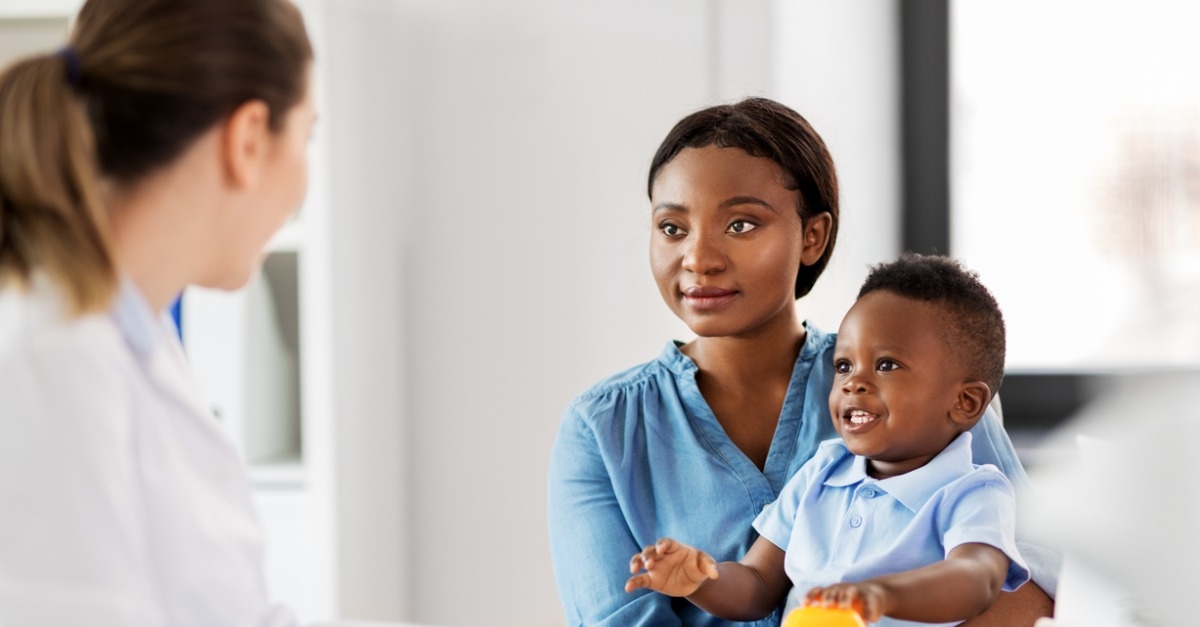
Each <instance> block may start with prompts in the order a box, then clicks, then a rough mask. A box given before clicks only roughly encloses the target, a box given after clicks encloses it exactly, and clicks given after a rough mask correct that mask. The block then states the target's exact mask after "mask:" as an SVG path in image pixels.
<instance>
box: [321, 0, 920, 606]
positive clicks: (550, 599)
mask: <svg viewBox="0 0 1200 627" xmlns="http://www.w3.org/2000/svg"><path fill="white" fill-rule="evenodd" d="M839 4H840V3H839ZM851 4H853V5H854V7H855V8H854V9H850V8H847V9H836V10H832V11H831V10H830V9H828V8H822V4H821V3H818V2H797V3H790V2H784V1H783V0H777V1H776V2H771V1H770V0H755V1H754V2H747V1H741V2H733V1H730V0H709V1H708V2H705V3H701V2H697V1H695V0H656V1H654V2H647V1H645V0H580V1H576V2H569V3H566V2H560V1H557V0H511V1H508V2H504V3H497V2H494V1H490V0H452V1H448V0H342V1H339V2H332V3H329V5H328V15H327V18H328V19H327V21H326V24H327V29H328V31H327V34H328V42H327V44H328V47H327V57H326V58H325V59H324V61H323V63H325V65H326V69H327V71H328V76H329V82H328V85H329V88H328V92H327V96H328V106H327V111H325V112H322V114H321V115H322V116H323V121H322V123H321V130H320V132H322V133H328V134H329V136H328V144H329V148H330V150H329V164H328V167H329V172H330V176H329V190H328V193H329V197H330V214H329V218H330V221H331V224H330V228H331V230H332V232H331V246H332V250H331V259H332V272H333V281H334V283H335V285H334V289H333V293H334V303H333V321H334V324H335V325H336V326H335V329H336V331H335V337H334V340H333V341H334V344H335V351H334V352H335V356H336V357H335V363H334V368H333V370H334V371H335V372H334V376H335V380H336V385H335V386H334V394H335V398H336V405H337V407H336V420H337V421H338V422H339V427H338V429H337V431H338V433H339V442H338V443H337V446H336V451H337V453H336V455H337V457H338V460H337V462H336V463H337V466H338V477H339V479H338V488H337V492H338V496H337V500H338V502H339V503H341V504H342V505H343V506H347V507H348V506H349V504H355V503H357V504H361V503H363V502H374V503H376V504H377V510H376V511H377V513H378V515H376V516H367V517H363V519H362V520H348V521H343V522H342V524H341V528H340V530H339V534H340V542H339V546H340V553H339V555H338V556H337V564H336V568H338V569H339V572H341V573H342V575H343V576H342V577H341V578H340V580H341V581H342V589H341V590H340V604H339V609H340V610H341V612H342V614H344V615H346V616H347V617H354V618H381V619H405V620H413V621H420V622H427V623H435V624H446V625H523V626H528V625H555V624H561V622H562V617H561V612H560V608H559V604H558V600H557V596H556V593H555V590H554V584H553V578H552V573H551V568H550V561H549V559H550V558H549V551H548V547H547V540H546V523H545V518H546V516H545V484H546V477H545V471H546V466H547V462H548V459H549V450H550V446H551V443H552V440H553V437H554V433H555V430H556V428H557V425H558V421H559V418H560V416H561V412H562V410H563V409H564V407H565V406H566V404H567V403H568V402H569V400H570V398H571V397H572V396H573V395H575V394H577V393H578V392H580V391H582V390H583V389H584V388H585V387H587V386H588V385H589V384H591V383H592V382H594V381H596V380H597V379H599V378H601V377H603V376H606V375H608V374H611V373H613V372H615V371H616V370H618V369H622V368H626V367H629V366H631V365H633V364H635V363H638V362H641V361H645V360H647V359H651V358H653V357H654V356H655V355H656V354H657V353H658V352H659V350H660V349H661V347H662V345H663V344H664V343H665V342H666V341H667V340H668V339H670V338H681V339H686V338H688V337H689V335H688V333H687V330H686V328H684V327H682V325H681V324H680V323H679V322H678V321H676V320H675V319H674V318H673V317H672V316H671V314H670V313H669V311H668V310H667V309H666V307H665V306H663V305H662V303H661V301H660V299H659V297H658V294H657V291H656V289H655V287H654V285H653V282H652V280H651V277H650V273H649V271H648V268H647V262H646V246H647V231H648V229H647V228H646V227H647V224H648V223H647V220H646V209H647V201H646V198H645V170H646V167H647V165H648V164H649V160H650V157H651V156H652V153H653V151H654V149H655V148H656V147H657V144H658V142H659V141H660V139H661V138H662V136H663V135H664V134H665V133H666V131H667V130H668V129H669V128H670V126H671V125H672V124H674V123H675V122H676V121H677V120H678V119H679V118H680V117H681V116H682V115H684V114H686V113H689V112H691V111H693V110H695V109H697V108H700V107H702V106H706V105H708V104H711V103H713V102H715V101H716V100H717V99H734V98H740V97H742V96H745V95H751V94H765V95H773V94H774V95H776V96H778V97H780V98H781V99H782V100H784V101H785V102H788V103H789V104H791V105H793V106H794V107H796V108H797V109H798V110H800V111H801V112H803V113H805V114H806V115H809V116H810V119H812V121H813V122H814V124H815V125H816V127H817V129H818V130H819V131H820V132H822V133H823V134H825V136H826V137H827V138H828V139H829V140H830V143H831V145H832V147H833V150H834V153H835V158H837V159H838V162H839V165H840V166H841V171H842V176H843V181H844V183H845V185H846V192H845V193H846V202H845V205H844V210H845V211H846V212H847V214H852V216H853V221H851V220H850V219H848V220H847V223H848V224H847V227H848V228H846V229H845V230H844V231H843V240H842V242H841V243H840V244H839V248H838V254H837V255H835V262H834V266H833V268H831V272H832V273H835V274H836V273H837V272H841V273H842V274H841V275H840V276H851V275H855V272H856V270H858V269H860V268H859V266H865V264H864V263H862V260H863V259H866V258H871V259H875V258H876V257H878V258H886V257H888V256H891V255H894V253H895V249H896V246H895V244H894V242H893V241H892V240H893V239H894V235H893V231H894V225H895V219H894V216H893V215H892V214H893V213H894V209H895V206H896V202H897V201H896V200H895V195H896V184H895V173H894V170H895V167H894V163H892V164H891V165H890V166H888V165H887V163H888V162H889V160H891V159H894V156H895V152H896V151H895V146H894V133H893V132H891V131H893V130H894V128H892V127H893V126H894V119H892V116H891V113H890V111H891V110H890V107H891V105H892V104H893V102H894V100H895V99H894V97H892V95H891V94H890V93H889V90H890V89H892V88H894V79H890V78H888V77H887V76H883V77H882V78H881V74H882V69H881V68H883V67H890V66H889V65H888V64H890V63H892V61H891V40H890V39H889V38H888V37H887V36H886V33H882V31H885V30H886V28H885V26H886V25H887V24H888V23H889V22H888V21H887V20H891V19H892V15H893V13H894V11H892V10H891V8H890V7H892V4H891V3H889V4H887V5H885V6H886V7H888V9H887V10H886V11H883V12H882V13H880V14H879V15H874V14H873V13H872V12H871V11H870V10H869V8H868V5H867V4H866V3H864V2H855V3H851ZM870 6H875V5H870ZM818 12H819V13H822V19H826V18H828V23H825V24H821V25H820V26H814V27H813V28H809V27H808V26H807V23H806V22H805V16H806V15H809V14H813V13H818ZM863 16H865V17H863ZM781 18H786V19H787V20H789V22H790V23H791V25H785V24H784V23H783V21H782V19H781ZM858 19H865V20H867V21H868V26H869V27H868V28H863V25H862V24H860V23H856V22H855V21H854V20H858ZM792 21H794V22H792ZM772 22H774V24H775V25H776V26H775V28H774V30H772V29H771V28H770V24H771V23H772ZM797 27H799V28H801V29H802V30H804V31H805V33H804V36H805V37H806V38H809V39H810V41H809V42H808V43H809V44H811V45H813V46H817V47H809V48H805V47H803V46H802V45H800V43H798V42H795V41H791V40H792V39H793V38H794V37H795V36H796V33H795V32H794V31H793V28H797ZM808 31H814V32H816V33H817V35H814V34H813V32H808ZM881 33H882V34H881ZM817 41H825V42H826V43H827V44H829V45H830V46H832V45H833V44H834V43H836V50H837V52H838V54H839V55H842V56H840V57H835V58H833V59H832V60H831V56H830V48H829V47H828V46H819V45H817ZM774 55H779V56H778V57H775V56H774ZM843 57H844V58H843ZM843 61H844V63H845V65H840V66H839V67H841V68H842V69H841V70H833V69H829V70H825V69H824V68H826V67H827V66H828V65H830V64H833V63H837V64H841V63H842V62H843ZM799 75H804V76H811V78H810V81H811V83H810V84H809V86H808V87H804V88H796V87H793V86H792V81H793V79H794V77H795V76H799ZM835 79H836V82H837V83H838V84H837V85H831V84H829V83H831V82H834V81H835ZM881 81H882V83H881ZM889 81H890V82H889ZM772 82H775V83H776V84H775V85H774V86H772V85H771V83H772ZM860 97H865V98H866V100H867V101H866V102H862V103H859V102H857V99H858V98H860ZM851 100H855V101H854V102H851ZM877 231H878V233H877ZM855 238H856V239H857V242H856V243H855V244H851V245H847V241H848V240H851V239H855ZM847 251H850V253H849V254H847ZM843 258H848V259H847V260H845V261H842V259H843ZM839 265H841V266H843V267H844V269H843V270H838V268H839ZM859 280H861V273H858V275H857V276H856V277H855V278H854V279H853V281H852V282H853V283H854V284H853V285H852V286H850V287H852V288H853V289H854V290H856V289H857V282H858V281H859ZM832 282H833V281H830V280H829V278H826V279H824V280H823V282H822V284H821V285H822V287H820V288H818V289H819V290H821V289H824V290H825V294H827V295H835V296H839V295H841V294H843V293H844V292H845V291H846V289H848V288H846V286H843V285H841V283H840V282H839V284H838V285H836V286H829V284H830V283H832ZM826 287H827V289H826ZM844 288H845V289H844ZM821 298H825V296H822V295H820V293H818V295H816V296H814V297H810V298H809V299H806V301H805V307H806V308H807V307H809V304H808V303H809V301H814V300H817V299H821ZM831 302H832V299H831ZM847 304H848V303H847ZM813 309H814V310H819V311H822V313H823V315H825V316H826V318H827V319H828V320H829V322H827V321H826V320H820V321H819V322H820V324H821V325H822V326H825V327H829V328H832V327H836V320H837V318H840V310H844V306H843V304H842V303H841V302H840V301H839V302H836V303H835V304H833V305H830V306H827V307H825V309H821V308H819V307H816V306H814V307H813ZM830 312H836V315H835V314H834V313H830ZM396 477H399V478H400V480H399V481H395V478H396ZM374 479H379V480H380V481H375V480H374ZM347 581H350V582H353V583H352V584H350V585H347V583H346V582H347Z"/></svg>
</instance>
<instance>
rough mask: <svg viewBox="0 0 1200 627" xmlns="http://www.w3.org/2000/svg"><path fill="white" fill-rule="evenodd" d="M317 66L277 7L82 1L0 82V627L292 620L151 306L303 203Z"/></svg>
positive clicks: (240, 278) (174, 346)
mask: <svg viewBox="0 0 1200 627" xmlns="http://www.w3.org/2000/svg"><path fill="white" fill-rule="evenodd" d="M311 61H312V49H311V47H310V44H309V40H308V36H307V34H306V33H305V28H304V24H303V21H302V19H301V16H300V14H299V12H298V11H297V9H296V8H295V7H294V6H293V5H291V4H290V3H288V2H287V1H286V0H195V1H184V0H90V1H89V2H87V4H85V5H84V6H83V7H82V9H81V11H80V13H79V15H78V17H77V20H76V22H75V24H74V28H73V32H72V34H71V36H70V41H69V43H68V44H67V46H66V47H65V48H63V49H62V50H60V51H59V52H57V53H55V54H45V55H41V56H35V57H32V58H28V59H25V60H23V61H20V62H18V63H16V64H14V65H13V66H11V67H9V68H8V69H7V70H6V71H5V73H4V74H3V76H2V77H0V399H3V402H2V403H0V434H3V435H2V436H0V511H3V512H4V515H3V516H0V624H4V625H123V626H136V625H195V626H197V627H199V626H205V627H213V626H220V625H288V624H292V623H293V622H294V620H293V618H292V616H291V614H290V613H289V612H287V611H286V610H284V609H282V608H277V607H272V606H271V605H270V604H269V603H268V602H267V599H266V593H265V589H264V584H263V580H262V547H261V539H260V532H259V528H258V523H257V521H256V519H255V516H254V513H253V510H252V505H251V497H250V489H249V485H248V482H247V479H246V474H245V472H244V469H243V467H242V465H241V460H240V458H239V456H238V454H237V452H236V450H235V449H234V447H233V445H232V443H231V442H230V441H229V440H228V439H227V438H226V437H225V435H224V433H223V432H222V431H221V430H220V428H219V426H218V424H217V423H216V421H215V420H214V419H213V416H212V414H211V412H210V411H209V410H208V408H207V405H206V403H205V402H204V400H203V399H202V397H201V395H200V394H199V393H198V392H197V390H196V387H195V385H194V384H193V380H192V377H191V374H190V373H189V371H188V368H187V365H186V363H185V361H184V359H183V355H182V352H181V351H180V347H179V345H178V342H177V340H176V339H175V337H174V335H173V333H172V331H171V329H170V328H169V327H168V326H167V324H165V323H164V322H163V321H162V320H163V318H162V317H160V312H163V311H164V309H165V308H166V307H167V305H168V304H169V303H170V302H171V301H172V300H173V299H174V298H175V296H176V295H177V294H179V293H180V291H182V290H183V288H184V287H185V286H187V285H201V286H206V287H214V288H224V289H234V288H238V287H240V286H242V285H244V284H245V283H246V282H247V280H248V279H249V278H250V277H251V276H252V275H253V273H254V272H255V270H256V268H257V267H258V264H259V260H260V256H261V251H262V248H263V247H264V245H265V244H266V242H267V240H268V239H269V238H270V237H271V235H272V234H273V233H274V232H275V231H276V230H277V229H278V228H279V227H280V226H281V225H282V224H283V223H284V221H285V220H286V219H287V217H288V216H289V214H291V213H293V212H294V211H295V210H296V208H297V207H298V206H299V204H300V202H301V200H302V198H303V196H304V191H305V186H306V183H307V181H306V177H307V157H306V148H307V144H308V138H309V135H310V132H311V128H312V125H313V121H314V112H313V99H312V93H311Z"/></svg>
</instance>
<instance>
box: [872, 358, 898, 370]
mask: <svg viewBox="0 0 1200 627" xmlns="http://www.w3.org/2000/svg"><path fill="white" fill-rule="evenodd" d="M876 368H877V369H878V370H879V371H880V372H891V371H893V370H899V369H900V364H898V363H896V362H894V361H892V360H890V359H880V360H879V365H877V366H876Z"/></svg>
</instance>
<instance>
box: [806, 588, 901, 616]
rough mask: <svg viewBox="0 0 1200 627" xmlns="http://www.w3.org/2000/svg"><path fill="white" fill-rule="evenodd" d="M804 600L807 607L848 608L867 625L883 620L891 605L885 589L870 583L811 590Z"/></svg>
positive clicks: (889, 596) (889, 594)
mask: <svg viewBox="0 0 1200 627" xmlns="http://www.w3.org/2000/svg"><path fill="white" fill-rule="evenodd" d="M804 599H805V601H806V602H807V603H808V604H809V605H825V606H833V607H848V608H850V609H852V610H854V611H855V612H858V615H859V616H862V618H863V620H864V621H866V622H868V623H873V622H875V621H877V620H879V619H881V618H883V617H884V615H886V614H887V612H888V608H889V607H890V606H891V604H892V599H891V593H889V592H888V590H887V588H885V587H884V586H882V585H880V584H878V583H875V582H872V581H863V582H858V583H835V584H833V585H830V586H824V587H817V588H813V589H812V590H809V591H808V594H806V595H805V597H804Z"/></svg>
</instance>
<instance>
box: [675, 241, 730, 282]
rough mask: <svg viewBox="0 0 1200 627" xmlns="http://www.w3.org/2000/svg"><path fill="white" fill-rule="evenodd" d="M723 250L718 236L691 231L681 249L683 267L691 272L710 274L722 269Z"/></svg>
mask: <svg viewBox="0 0 1200 627" xmlns="http://www.w3.org/2000/svg"><path fill="white" fill-rule="evenodd" d="M725 266H726V260H725V251H724V250H722V248H721V244H720V239H719V236H710V235H706V234H704V233H693V234H692V237H690V238H688V241H687V243H686V244H685V247H684V251H683V269H684V270H687V271H688V272H691V273H693V274H712V273H714V272H720V271H721V270H724V269H725Z"/></svg>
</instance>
